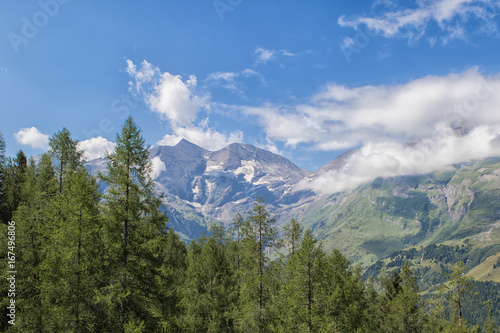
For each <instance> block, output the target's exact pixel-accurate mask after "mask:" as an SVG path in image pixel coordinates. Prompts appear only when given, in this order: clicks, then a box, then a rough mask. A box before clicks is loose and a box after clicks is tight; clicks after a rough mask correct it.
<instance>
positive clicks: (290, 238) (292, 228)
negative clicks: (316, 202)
mask: <svg viewBox="0 0 500 333" xmlns="http://www.w3.org/2000/svg"><path fill="white" fill-rule="evenodd" d="M284 231H285V242H286V245H287V246H289V247H290V252H291V255H292V256H293V255H294V254H295V248H296V247H297V246H298V245H299V239H300V237H301V236H302V232H303V231H304V228H303V227H302V226H301V225H300V223H299V221H297V220H296V219H291V220H290V222H289V223H288V224H287V225H285V228H284Z"/></svg>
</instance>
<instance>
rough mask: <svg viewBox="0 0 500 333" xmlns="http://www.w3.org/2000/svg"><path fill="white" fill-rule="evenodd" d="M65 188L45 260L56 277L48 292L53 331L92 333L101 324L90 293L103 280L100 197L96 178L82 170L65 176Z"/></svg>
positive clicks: (81, 168) (79, 169)
mask: <svg viewBox="0 0 500 333" xmlns="http://www.w3.org/2000/svg"><path fill="white" fill-rule="evenodd" d="M64 184H65V185H64V189H63V194H62V197H61V201H60V208H61V216H60V220H61V221H62V223H61V224H60V225H59V230H58V231H57V232H58V238H59V240H58V243H57V246H56V245H54V246H53V249H54V250H53V251H51V252H49V253H52V256H51V257H50V258H48V259H47V261H48V264H47V266H48V267H49V269H51V270H52V272H56V273H57V276H55V277H53V280H52V284H51V285H50V288H52V291H51V294H54V295H57V303H58V307H57V308H56V309H55V312H56V313H55V314H54V317H55V318H54V319H53V322H54V325H55V324H57V322H58V323H59V326H53V327H52V328H53V330H54V331H56V330H63V329H68V328H69V329H71V330H73V331H75V332H84V331H90V330H93V331H95V330H99V329H98V328H102V323H101V322H100V321H99V320H98V319H97V318H98V317H99V312H98V310H99V309H98V308H97V307H96V306H95V305H94V304H93V303H94V299H93V295H94V292H93V290H94V288H96V287H98V286H99V285H100V284H102V283H103V280H104V276H103V270H102V263H101V261H100V258H101V257H102V253H101V251H102V248H103V241H102V239H101V238H100V231H101V218H100V216H99V210H98V207H99V200H100V194H99V191H98V186H97V182H96V180H95V178H94V177H92V176H91V175H90V174H89V173H88V171H87V169H86V168H85V167H83V166H81V167H79V168H78V169H77V170H76V171H75V172H73V173H71V174H68V175H67V176H66V180H65V183H64ZM56 252H57V253H56ZM55 266H58V268H57V269H55V268H54V267H55Z"/></svg>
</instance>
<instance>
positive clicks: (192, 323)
mask: <svg viewBox="0 0 500 333" xmlns="http://www.w3.org/2000/svg"><path fill="white" fill-rule="evenodd" d="M210 232H211V235H210V236H208V237H207V236H202V237H201V238H200V239H199V240H198V242H192V243H191V245H190V247H189V255H188V268H187V274H186V282H185V284H184V286H183V300H182V305H183V307H184V309H185V316H184V318H183V326H184V328H185V329H186V330H187V331H188V332H228V331H232V330H233V320H232V306H233V300H232V299H231V297H232V293H231V289H232V285H233V272H232V270H231V263H230V261H229V256H228V245H229V242H228V238H227V236H226V233H225V231H224V228H223V227H222V226H220V225H213V226H212V227H211V228H210Z"/></svg>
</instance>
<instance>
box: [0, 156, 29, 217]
mask: <svg viewBox="0 0 500 333" xmlns="http://www.w3.org/2000/svg"><path fill="white" fill-rule="evenodd" d="M27 167H28V160H27V158H26V155H25V154H24V152H23V151H22V150H19V151H18V152H17V154H16V157H15V158H14V159H10V161H9V162H8V163H7V167H6V168H5V192H6V195H7V198H6V218H7V220H10V219H12V214H13V213H14V212H15V211H16V209H17V207H18V206H19V204H20V202H21V190H22V187H23V184H24V180H25V172H26V168H27Z"/></svg>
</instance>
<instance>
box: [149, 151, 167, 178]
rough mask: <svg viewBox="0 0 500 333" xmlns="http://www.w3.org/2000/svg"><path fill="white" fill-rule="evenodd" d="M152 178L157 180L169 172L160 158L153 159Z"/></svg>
mask: <svg viewBox="0 0 500 333" xmlns="http://www.w3.org/2000/svg"><path fill="white" fill-rule="evenodd" d="M150 162H151V175H150V176H151V178H152V179H156V178H158V176H159V175H160V174H161V173H162V172H163V171H165V170H167V166H166V165H165V163H163V161H162V160H161V159H160V156H156V157H153V158H152V159H151V161H150Z"/></svg>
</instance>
